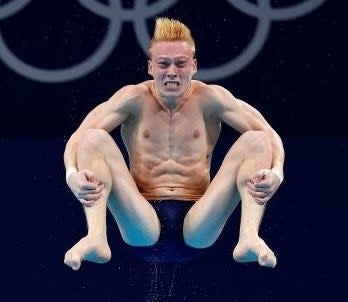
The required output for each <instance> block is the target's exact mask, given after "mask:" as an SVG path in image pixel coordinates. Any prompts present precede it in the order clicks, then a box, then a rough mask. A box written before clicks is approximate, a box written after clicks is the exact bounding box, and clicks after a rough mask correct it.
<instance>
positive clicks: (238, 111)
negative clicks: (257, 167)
mask: <svg viewBox="0 0 348 302" xmlns="http://www.w3.org/2000/svg"><path fill="white" fill-rule="evenodd" d="M213 87H214V89H215V98H216V101H217V111H218V116H219V118H220V120H221V121H223V122H225V123H227V124H228V125H230V126H231V127H233V128H234V129H236V130H237V131H239V132H240V133H244V132H246V131H250V130H254V131H263V132H264V133H265V134H266V136H267V138H268V140H269V142H270V144H271V147H272V167H271V169H270V170H267V169H263V170H261V171H259V173H258V174H257V175H255V177H253V179H254V180H255V179H257V180H258V181H257V182H255V181H253V180H251V181H250V182H249V183H248V187H249V189H250V190H251V191H250V193H251V194H252V195H253V196H254V197H256V196H259V197H260V198H259V200H258V201H260V202H264V201H267V200H268V199H270V198H271V196H272V195H273V194H274V193H275V191H276V190H277V189H278V187H279V185H280V183H281V182H282V181H283V178H284V176H283V165H284V158H285V153H284V148H283V143H282V140H281V138H280V136H279V135H278V134H277V133H276V131H275V130H274V129H273V128H272V127H271V126H270V125H269V123H268V122H267V121H266V120H265V118H264V117H263V116H262V115H261V113H260V112H259V111H258V110H256V109H255V108H254V107H252V106H250V105H249V104H247V103H246V102H243V101H242V100H239V99H237V98H235V97H234V96H233V95H232V94H231V93H230V92H229V91H227V90H226V89H224V88H222V87H221V86H216V85H215V86H213ZM260 179H263V180H262V181H260ZM266 193H267V194H266ZM256 199H257V198H256Z"/></svg>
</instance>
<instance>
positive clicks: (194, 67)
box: [193, 59, 197, 74]
mask: <svg viewBox="0 0 348 302" xmlns="http://www.w3.org/2000/svg"><path fill="white" fill-rule="evenodd" d="M196 72H197V59H193V74H195V73H196Z"/></svg>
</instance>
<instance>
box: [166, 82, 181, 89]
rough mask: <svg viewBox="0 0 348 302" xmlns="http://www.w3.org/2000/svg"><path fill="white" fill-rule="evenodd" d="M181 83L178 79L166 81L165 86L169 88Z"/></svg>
mask: <svg viewBox="0 0 348 302" xmlns="http://www.w3.org/2000/svg"><path fill="white" fill-rule="evenodd" d="M179 85H180V83H179V82H177V81H166V82H164V86H166V87H168V88H176V87H178V86H179Z"/></svg>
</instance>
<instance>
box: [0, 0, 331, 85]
mask: <svg viewBox="0 0 348 302" xmlns="http://www.w3.org/2000/svg"><path fill="white" fill-rule="evenodd" d="M177 1H178V0H166V1H157V2H154V3H152V4H150V5H148V4H147V0H136V1H134V7H133V8H132V9H125V8H123V7H122V5H121V3H120V2H121V1H117V0H109V4H108V5H107V4H103V3H101V2H98V1H96V0H78V2H79V3H80V4H81V5H82V6H84V7H85V8H86V9H88V10H90V11H91V12H93V13H94V14H96V15H98V16H100V17H102V18H106V19H108V20H109V24H108V28H107V32H106V34H105V37H104V39H103V41H102V43H101V45H99V47H98V48H97V49H96V50H95V52H94V53H93V54H92V55H90V56H89V57H87V58H86V60H85V61H83V62H81V63H78V64H76V65H73V66H70V67H66V68H62V69H44V68H37V67H35V66H32V65H29V64H27V63H25V62H23V61H22V60H21V59H20V58H18V57H17V56H16V55H15V54H13V52H12V51H11V50H10V49H9V48H8V47H7V45H6V43H5V41H4V39H3V36H2V34H1V31H0V59H1V60H2V61H3V62H4V63H5V64H6V65H7V66H8V67H9V68H10V69H12V70H14V71H15V72H17V73H18V74H20V75H22V76H24V77H27V78H29V79H32V80H35V81H40V82H46V83H58V82H67V81H70V80H74V79H78V78H80V77H83V76H84V75H86V74H88V73H90V72H92V71H93V70H95V69H96V68H97V67H98V66H99V65H101V64H102V63H103V62H104V61H105V60H106V58H107V57H108V56H109V55H110V53H111V52H112V51H113V49H114V47H115V45H116V44H117V42H118V39H119V36H120V34H121V29H122V24H123V22H125V21H131V22H132V24H133V27H134V31H135V34H136V37H137V40H138V43H139V44H140V46H141V48H142V49H143V51H144V52H145V53H147V45H148V42H149V40H150V38H151V37H150V34H149V32H148V31H147V26H146V19H147V18H151V17H154V16H156V15H159V14H160V13H161V12H163V11H165V10H167V9H169V8H170V7H172V6H173V5H174V4H176V2H177ZM226 1H227V2H228V3H229V4H231V5H232V6H233V7H234V8H236V9H238V10H239V11H240V12H242V13H244V14H246V15H248V16H251V17H253V18H256V19H257V21H258V22H257V26H256V30H255V32H254V36H253V37H252V39H251V41H250V42H249V44H248V45H247V47H246V48H245V49H244V50H243V52H242V53H240V54H239V55H237V56H236V57H235V58H232V59H231V60H229V61H228V62H226V63H224V64H222V65H219V66H215V67H210V68H201V69H200V70H199V71H198V72H197V75H196V77H197V78H198V79H201V80H203V81H213V80H219V79H223V78H226V77H228V76H231V75H233V74H235V73H236V72H238V71H240V70H242V69H243V68H244V67H246V66H247V65H248V64H249V63H250V62H251V61H252V60H253V59H254V58H255V57H256V56H257V54H258V53H259V52H260V51H261V49H262V47H263V45H264V44H265V42H266V40H267V36H268V34H269V32H270V28H271V25H272V21H287V20H291V19H296V18H298V17H302V16H304V15H306V14H308V13H310V12H312V11H313V10H315V9H317V8H318V7H319V6H321V5H322V4H323V3H324V2H325V1H326V0H306V1H304V2H302V3H298V4H295V5H293V6H288V7H285V8H273V7H272V5H271V3H270V2H271V0H257V3H256V4H253V3H251V2H248V1H247V0H226ZM30 2H31V0H13V1H11V2H8V3H6V4H3V5H0V20H2V19H5V18H8V17H10V16H12V15H14V14H16V13H17V12H18V11H20V10H22V9H24V8H25V7H26V6H27V5H28V4H29V3H30Z"/></svg>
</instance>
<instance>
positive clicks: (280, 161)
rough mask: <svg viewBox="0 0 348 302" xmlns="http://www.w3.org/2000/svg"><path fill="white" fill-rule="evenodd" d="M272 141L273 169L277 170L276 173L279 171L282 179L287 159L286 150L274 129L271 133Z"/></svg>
mask: <svg viewBox="0 0 348 302" xmlns="http://www.w3.org/2000/svg"><path fill="white" fill-rule="evenodd" d="M269 137H270V143H271V147H272V167H271V169H272V170H273V171H275V173H276V174H277V173H279V174H280V175H278V174H277V175H278V176H281V177H280V178H281V180H282V178H283V177H284V176H283V167H284V160H285V152H284V147H283V142H282V140H281V138H280V136H279V135H278V134H277V133H276V132H275V131H274V130H273V129H272V130H271V134H270V136H269Z"/></svg>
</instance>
